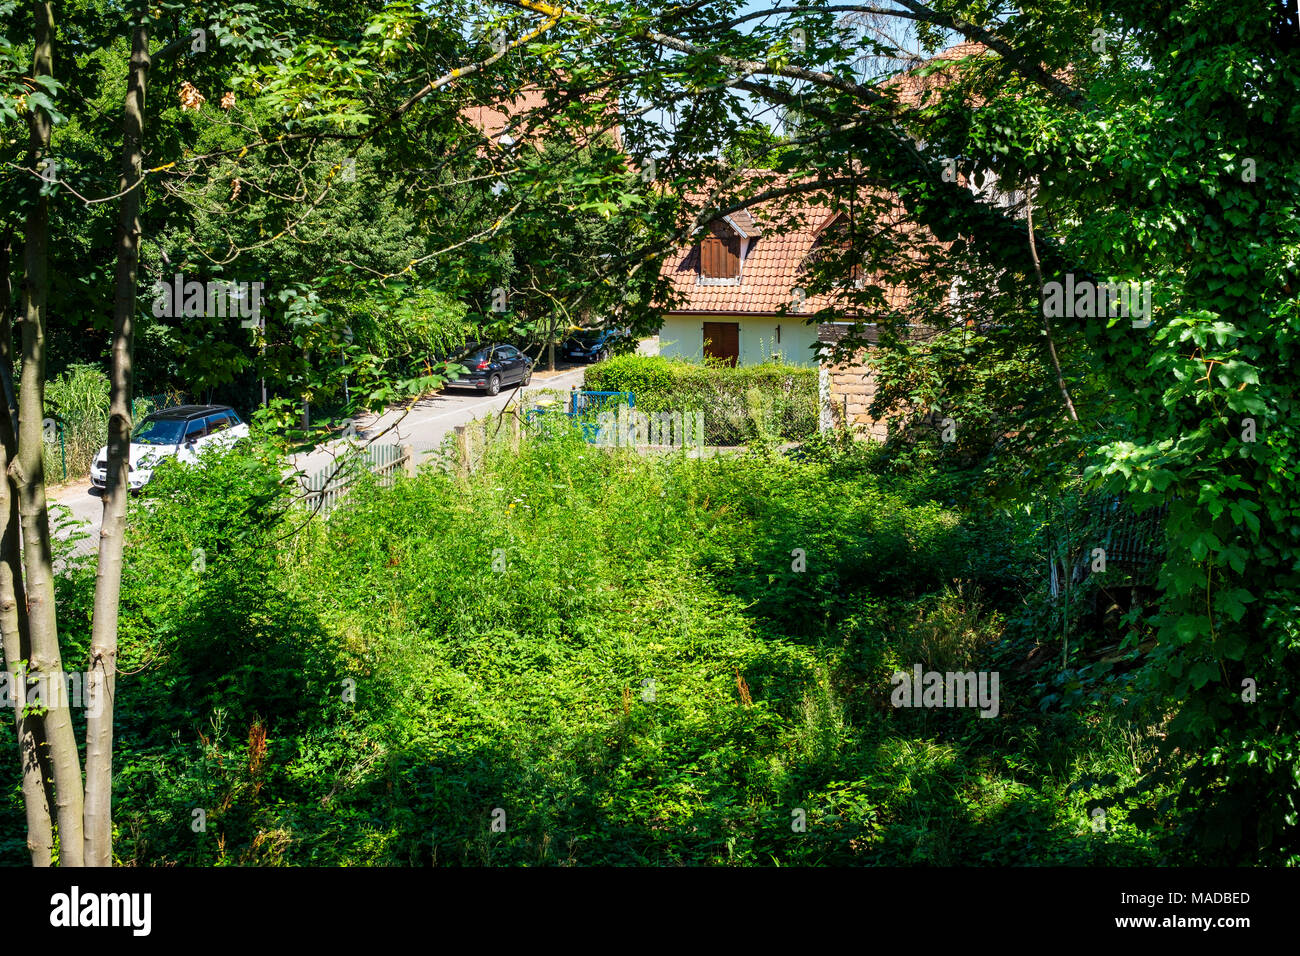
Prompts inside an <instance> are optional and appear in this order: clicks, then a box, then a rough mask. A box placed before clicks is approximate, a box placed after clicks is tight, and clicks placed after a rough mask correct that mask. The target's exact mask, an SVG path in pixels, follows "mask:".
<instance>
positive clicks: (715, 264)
mask: <svg viewBox="0 0 1300 956" xmlns="http://www.w3.org/2000/svg"><path fill="white" fill-rule="evenodd" d="M720 232H721V228H720V227H718V226H714V227H713V232H712V233H711V234H710V235H708V236H705V237H704V241H703V242H701V243H700V275H702V276H704V277H705V278H707V279H735V278H739V276H740V237H739V236H737V235H736V234H735V233H730V234H727V235H720V234H719V233H720Z"/></svg>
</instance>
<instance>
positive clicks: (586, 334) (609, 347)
mask: <svg viewBox="0 0 1300 956" xmlns="http://www.w3.org/2000/svg"><path fill="white" fill-rule="evenodd" d="M627 339H628V333H627V330H626V329H583V330H581V331H580V332H575V333H574V334H573V335H571V336H569V338H567V339H566V340H565V342H564V357H565V358H566V359H568V360H569V361H571V362H577V361H581V362H603V361H604V360H605V359H607V358H609V357H610V355H611V354H612V353H613V350H614V348H615V347H617V346H618V345H620V344H621V343H622V342H624V341H626V340H627Z"/></svg>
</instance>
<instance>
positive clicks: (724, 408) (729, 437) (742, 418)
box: [586, 355, 818, 445]
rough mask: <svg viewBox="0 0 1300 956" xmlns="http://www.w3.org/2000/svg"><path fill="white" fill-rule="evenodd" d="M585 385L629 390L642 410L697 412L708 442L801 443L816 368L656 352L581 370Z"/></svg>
mask: <svg viewBox="0 0 1300 956" xmlns="http://www.w3.org/2000/svg"><path fill="white" fill-rule="evenodd" d="M586 382H587V388H589V389H592V390H594V391H612V392H632V393H633V394H634V395H635V396H636V405H637V408H639V409H641V410H643V411H646V412H662V411H682V412H688V411H692V412H693V411H703V412H704V436H705V441H706V442H708V444H710V445H743V444H747V443H748V442H751V441H753V440H754V439H756V438H758V437H759V436H760V435H766V436H768V437H773V438H780V439H782V440H785V441H803V440H806V439H808V438H810V437H812V435H814V434H815V433H816V431H817V418H818V410H817V370H816V369H813V368H802V367H800V366H795V365H778V364H776V363H775V362H765V363H763V364H762V365H746V366H740V367H737V368H730V367H728V366H705V365H697V364H694V363H692V362H686V361H682V360H680V359H668V358H664V357H662V356H647V355H619V356H615V357H614V358H612V359H610V360H609V361H607V362H601V363H600V364H598V365H594V366H592V367H591V368H589V369H588V370H587V379H586Z"/></svg>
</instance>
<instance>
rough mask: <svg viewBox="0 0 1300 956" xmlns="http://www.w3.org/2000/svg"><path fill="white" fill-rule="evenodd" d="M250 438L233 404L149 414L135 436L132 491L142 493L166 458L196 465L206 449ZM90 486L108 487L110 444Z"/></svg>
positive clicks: (95, 464)
mask: <svg viewBox="0 0 1300 956" xmlns="http://www.w3.org/2000/svg"><path fill="white" fill-rule="evenodd" d="M247 437H248V425H247V424H245V423H244V421H243V420H242V419H240V417H239V415H238V413H237V412H236V411H235V410H234V409H233V408H231V407H230V406H229V405H180V406H178V407H176V408H164V409H162V410H161V411H157V412H154V413H152V414H151V415H146V416H145V418H144V421H142V422H140V424H138V425H136V426H135V431H133V432H132V433H131V452H130V467H129V469H128V471H127V482H128V484H129V487H130V489H131V490H132V491H139V490H140V489H141V488H143V487H144V486H145V485H147V484H148V483H149V479H150V478H152V477H153V470H154V468H155V467H156V466H157V464H158V462H159V461H161V460H162V459H164V458H177V459H179V460H181V461H183V462H186V463H188V464H194V463H195V462H197V461H198V458H199V453H200V452H202V451H203V450H204V449H206V448H210V447H213V446H223V447H230V446H231V445H233V444H234V443H235V442H237V441H239V440H240V439H241V438H247ZM90 483H91V484H92V485H93V486H94V487H96V488H106V487H108V446H107V445H105V446H104V447H103V448H101V449H100V450H99V452H98V453H97V454H96V455H95V460H94V462H93V463H92V464H91V466H90Z"/></svg>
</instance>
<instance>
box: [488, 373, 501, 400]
mask: <svg viewBox="0 0 1300 956" xmlns="http://www.w3.org/2000/svg"><path fill="white" fill-rule="evenodd" d="M487 393H488V394H489V395H500V394H501V376H500V375H493V376H492V377H491V378H490V379H488V387H487Z"/></svg>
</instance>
